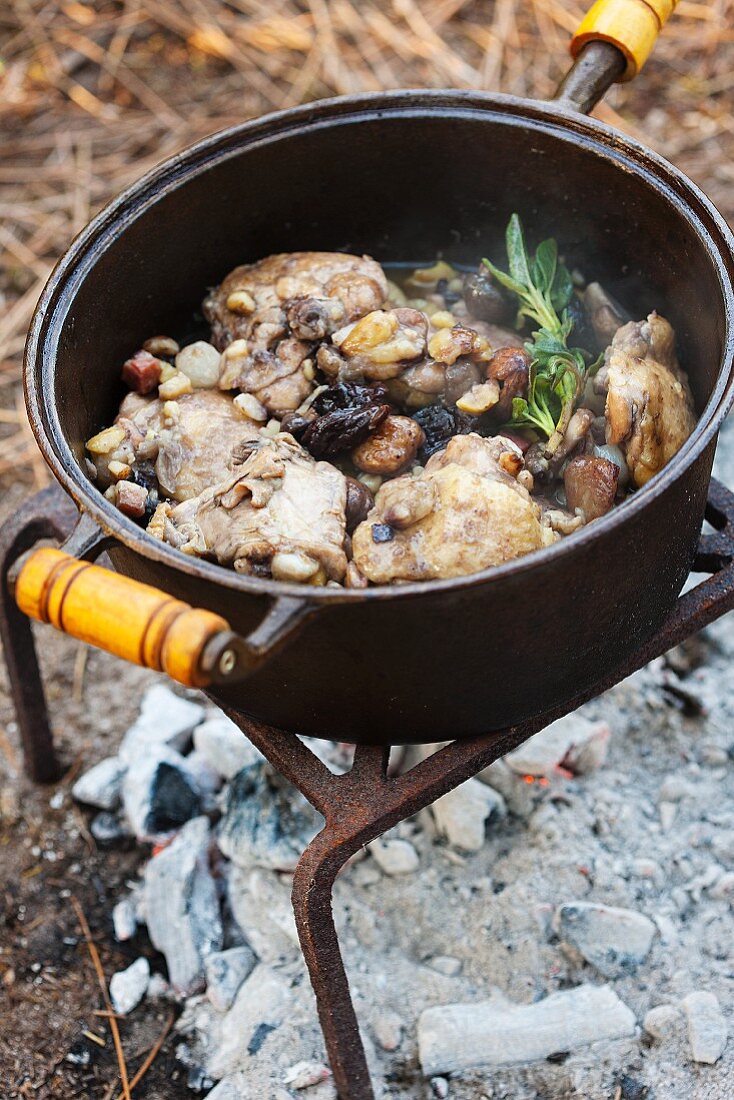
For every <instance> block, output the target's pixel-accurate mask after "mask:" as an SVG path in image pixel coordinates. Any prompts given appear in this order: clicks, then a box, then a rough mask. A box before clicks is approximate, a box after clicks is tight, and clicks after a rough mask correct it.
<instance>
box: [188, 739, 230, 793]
mask: <svg viewBox="0 0 734 1100" xmlns="http://www.w3.org/2000/svg"><path fill="white" fill-rule="evenodd" d="M185 759H186V770H187V771H188V772H189V774H190V775H191V777H192V778H193V780H194V782H195V783H196V786H197V787H198V789H199V790H200V791H201V792H202V794H208V795H212V794H215V793H216V792H217V791H218V790H219V788H220V787H221V786H222V777H221V775H220V774H219V772H218V771H216V769H215V768H213V767H212V766H211V764H210V763H209V760H208V758H207V757H206V756H205V755H204V753H203V752H199V750H198V749H194V751H193V752H190V753H189V754H188V756H186V758H185Z"/></svg>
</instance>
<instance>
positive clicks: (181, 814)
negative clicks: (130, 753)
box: [122, 745, 203, 841]
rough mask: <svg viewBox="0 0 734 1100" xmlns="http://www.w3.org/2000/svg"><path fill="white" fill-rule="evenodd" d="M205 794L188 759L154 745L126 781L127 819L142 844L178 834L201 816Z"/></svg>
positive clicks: (128, 772)
mask: <svg viewBox="0 0 734 1100" xmlns="http://www.w3.org/2000/svg"><path fill="white" fill-rule="evenodd" d="M202 793H203V792H202V791H201V790H200V789H199V788H198V786H197V782H196V778H195V776H194V775H193V774H192V773H191V772H189V770H188V768H187V766H186V760H185V757H183V756H182V755H181V754H180V753H178V752H176V751H175V750H174V749H171V748H168V747H167V746H166V745H152V746H151V747H150V748H149V749H148V750H146V752H145V753H143V754H142V755H141V756H140V757H139V758H138V759H137V760H135V761H131V762H130V765H129V767H128V768H127V770H126V772H125V776H124V778H123V781H122V801H123V809H124V812H125V817H126V818H127V821H128V823H129V825H130V827H131V829H133V831H134V833H135V835H136V836H137V837H138V839H139V840H149V841H158V840H161V839H164V838H165V837H167V836H170V835H171V834H172V833H174V832H176V831H177V830H178V829H179V828H180V827H181V826H182V825H183V824H184V823H185V822H186V821H189V820H190V819H191V818H192V817H195V816H196V815H197V814H198V813H199V811H200V810H201V808H202V805H201V803H202Z"/></svg>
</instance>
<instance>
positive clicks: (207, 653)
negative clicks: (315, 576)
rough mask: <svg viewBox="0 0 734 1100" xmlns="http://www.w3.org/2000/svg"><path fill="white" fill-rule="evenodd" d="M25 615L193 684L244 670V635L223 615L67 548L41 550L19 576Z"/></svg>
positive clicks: (19, 597)
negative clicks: (235, 631)
mask: <svg viewBox="0 0 734 1100" xmlns="http://www.w3.org/2000/svg"><path fill="white" fill-rule="evenodd" d="M15 600H16V603H17V604H18V607H19V608H20V610H21V611H23V612H24V614H26V615H28V616H29V617H30V618H32V619H37V620H38V621H39V622H42V623H51V625H52V626H55V627H56V628H57V629H58V630H62V631H63V632H64V633H65V634H70V635H71V636H72V637H74V638H78V639H79V640H80V641H82V642H87V643H89V645H94V646H98V647H99V648H100V649H104V650H106V651H107V652H108V653H112V654H114V655H115V656H117V657H122V658H123V659H124V660H126V661H131V662H132V663H133V664H136V665H142V666H143V667H144V668H152V669H155V670H156V671H158V672H166V673H167V674H168V675H169V676H170V677H171V679H172V680H176V681H177V682H178V683H179V684H184V685H185V686H186V687H197V688H203V687H207V686H208V685H209V684H211V683H214V682H222V681H223V680H228V679H234V678H237V673H238V672H239V674H240V675H242V670H241V669H238V667H237V666H238V665H240V664H241V661H242V656H243V654H242V642H241V639H240V638H239V637H238V635H236V634H233V633H232V631H231V630H230V627H229V623H228V622H227V621H226V619H223V618H222V617H221V616H220V615H215V614H213V612H211V611H204V610H202V609H199V608H192V607H190V606H189V604H187V603H183V602H182V601H181V600H176V599H174V598H173V597H172V596H168V595H166V593H165V592H160V591H159V590H158V589H157V588H152V587H151V586H150V585H147V584H141V583H140V582H139V581H134V580H131V579H130V578H129V577H124V576H122V575H120V574H119V573H113V572H112V571H111V570H109V569H103V568H102V567H101V566H99V565H93V564H92V563H91V562H85V561H78V560H77V559H76V558H74V557H72V556H71V555H70V554H65V553H64V552H63V551H62V550H53V549H50V548H45V547H44V548H43V549H39V550H34V551H33V553H32V554H30V555H29V557H28V558H27V559H26V561H25V562H24V564H23V566H22V568H21V570H20V572H19V574H18V577H17V580H16V582H15Z"/></svg>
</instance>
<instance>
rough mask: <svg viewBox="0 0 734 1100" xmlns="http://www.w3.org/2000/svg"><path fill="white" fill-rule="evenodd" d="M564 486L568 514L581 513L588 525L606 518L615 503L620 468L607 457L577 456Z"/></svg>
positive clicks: (564, 481) (567, 470) (565, 476)
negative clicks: (604, 516)
mask: <svg viewBox="0 0 734 1100" xmlns="http://www.w3.org/2000/svg"><path fill="white" fill-rule="evenodd" d="M563 484H564V487H565V490H566V502H567V504H568V508H569V511H571V512H574V513H577V512H579V511H580V512H581V513H582V514H583V517H584V519H585V520H586V522H587V523H588V522H589V521H591V520H592V519H598V518H599V516H603V515H604V514H605V513H606V512H608V511H609V509H610V508H611V507H612V505H613V504H614V498H615V497H616V495H617V486H618V484H619V466H616V465H615V464H614V463H613V462H610V461H609V459H607V458H597V457H596V456H594V455H577V456H576V457H575V458H572V459H571V461H570V462H569V463H568V465H567V466H566V469H565V471H564V474H563Z"/></svg>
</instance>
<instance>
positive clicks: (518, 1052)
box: [418, 985, 635, 1077]
mask: <svg viewBox="0 0 734 1100" xmlns="http://www.w3.org/2000/svg"><path fill="white" fill-rule="evenodd" d="M634 1032H635V1014H634V1012H632V1010H631V1009H630V1008H628V1007H627V1005H625V1004H623V1002H622V1001H621V1000H620V999H619V997H618V996H617V994H616V993H615V992H614V990H613V989H612V988H611V987H610V986H593V985H582V986H579V987H578V988H577V989H569V990H564V991H563V992H560V993H552V994H551V995H550V997H546V998H544V999H543V1000H541V1001H536V1002H535V1003H534V1004H525V1005H516V1004H511V1003H510V1002H508V1001H507V1000H505V998H499V997H498V998H496V999H495V1000H494V1001H483V1002H479V1003H478V1004H455V1005H443V1006H440V1007H438V1008H428V1009H426V1011H425V1012H424V1013H423V1014H422V1015H421V1017H420V1020H419V1021H418V1050H419V1057H420V1061H421V1066H422V1069H423V1073H424V1075H425V1076H426V1077H433V1076H435V1075H436V1074H438V1073H455V1072H456V1071H457V1070H465V1069H470V1068H472V1067H474V1066H504V1065H511V1064H512V1063H513V1062H531V1061H538V1060H540V1059H541V1058H548V1057H549V1055H552V1054H554V1053H557V1052H558V1051H567V1050H574V1049H576V1048H577V1047H580V1046H585V1045H587V1044H588V1043H596V1042H599V1041H600V1040H603V1039H620V1038H622V1037H624V1036H626V1035H633V1034H634Z"/></svg>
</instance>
